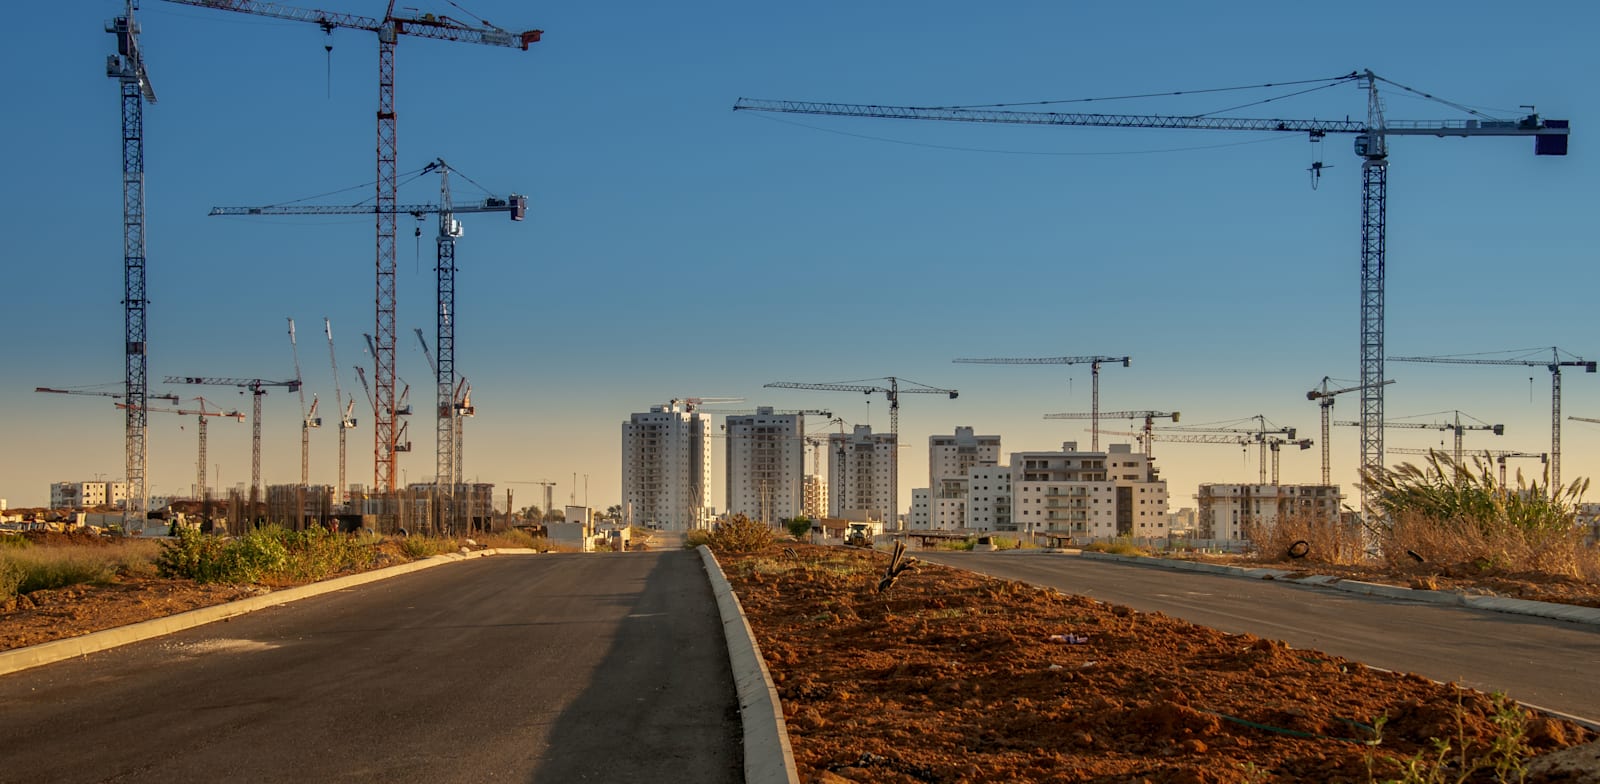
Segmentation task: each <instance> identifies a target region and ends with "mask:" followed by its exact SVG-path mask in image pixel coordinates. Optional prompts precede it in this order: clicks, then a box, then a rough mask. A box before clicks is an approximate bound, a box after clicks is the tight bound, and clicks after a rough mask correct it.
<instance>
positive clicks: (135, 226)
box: [106, 0, 156, 531]
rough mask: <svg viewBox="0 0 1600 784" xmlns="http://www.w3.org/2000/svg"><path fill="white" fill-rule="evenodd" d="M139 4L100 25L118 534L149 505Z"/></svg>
mask: <svg viewBox="0 0 1600 784" xmlns="http://www.w3.org/2000/svg"><path fill="white" fill-rule="evenodd" d="M138 9H139V0H126V5H125V10H124V12H123V15H122V16H119V17H117V18H115V19H113V20H111V21H110V22H108V23H106V32H108V33H111V34H112V35H115V36H116V37H117V53H116V54H113V55H110V56H108V57H106V76H108V77H110V78H112V79H116V80H117V82H118V83H119V84H120V85H121V88H122V314H123V330H122V332H123V343H122V345H123V396H124V398H125V399H126V400H127V403H128V405H127V408H126V409H125V412H126V415H125V417H124V425H123V465H124V470H125V471H126V472H127V482H128V490H127V496H126V498H127V501H126V502H125V503H124V504H123V505H122V529H123V530H124V531H126V530H131V529H130V524H131V523H132V522H133V521H138V523H139V527H140V528H141V529H143V527H144V520H145V512H146V511H147V507H148V505H149V498H150V493H149V488H148V487H147V486H146V484H145V460H146V457H147V456H148V447H147V444H146V440H145V429H146V427H147V426H148V425H149V416H148V415H147V414H146V412H145V411H146V406H147V404H148V402H149V401H148V400H147V399H146V398H147V394H148V392H149V386H148V378H147V375H146V371H147V367H148V358H147V355H146V353H145V349H146V346H145V327H146V314H145V308H146V307H147V306H148V305H149V300H147V299H146V298H145V264H146V258H145V242H144V229H145V219H144V104H145V102H146V101H149V102H150V103H155V102H156V91H155V88H153V87H151V86H150V75H149V74H148V73H147V72H146V71H145V67H144V54H143V53H142V52H141V51H140V50H139V23H138V21H137V20H135V19H134V16H133V12H134V11H136V10H138Z"/></svg>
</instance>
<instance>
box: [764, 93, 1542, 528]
mask: <svg viewBox="0 0 1600 784" xmlns="http://www.w3.org/2000/svg"><path fill="white" fill-rule="evenodd" d="M1330 82H1332V83H1340V82H1352V83H1359V84H1361V85H1362V86H1363V87H1364V88H1365V90H1366V93H1367V119H1366V121H1365V122H1363V121H1360V120H1349V119H1346V120H1287V119H1250V118H1237V117H1217V116H1214V115H1188V116H1171V115H1131V114H1088V113H1078V112H1022V111H1013V110H1010V109H997V108H981V107H973V108H961V107H933V108H927V107H914V106H875V105H863V104H845V103H829V102H817V101H772V100H762V99H754V98H740V99H739V100H738V101H737V102H736V103H735V104H734V107H733V108H734V110H736V111H737V110H741V109H743V110H751V111H762V112H787V113H796V114H820V115H837V116H844V117H879V118H889V119H900V120H941V121H949V122H972V123H1008V124H1022V125H1067V126H1093V127H1108V128H1177V129H1188V130H1219V131H1220V130H1226V131H1287V132H1292V133H1305V134H1308V135H1309V136H1310V137H1311V139H1312V140H1314V141H1315V140H1320V139H1322V138H1323V137H1324V136H1326V135H1327V134H1330V133H1348V134H1354V135H1355V152H1356V155H1357V156H1359V157H1360V158H1361V160H1362V165H1361V179H1362V189H1361V384H1360V387H1359V389H1360V390H1361V465H1362V467H1363V468H1365V469H1371V470H1377V469H1380V468H1382V466H1383V386H1382V385H1381V384H1379V383H1378V382H1379V381H1380V380H1381V379H1382V378H1383V377H1384V369H1383V364H1384V350H1383V339H1384V312H1383V308H1384V274H1385V273H1384V267H1385V263H1386V255H1387V252H1386V247H1387V232H1388V208H1387V194H1388V172H1389V137H1391V136H1434V137H1446V136H1459V137H1464V138H1465V137H1476V136H1532V137H1534V154H1535V155H1566V154H1567V137H1568V135H1569V131H1570V129H1569V128H1568V121H1566V120H1547V119H1543V118H1541V117H1540V116H1539V115H1538V114H1532V113H1530V114H1528V115H1527V116H1525V117H1522V118H1520V119H1510V120H1507V119H1496V118H1492V117H1488V116H1487V115H1485V114H1483V113H1481V112H1477V111H1475V110H1468V111H1471V112H1472V113H1473V114H1475V115H1477V118H1476V119H1471V120H1441V121H1424V122H1400V121H1390V120H1386V119H1385V118H1384V109H1383V101H1382V100H1381V98H1380V97H1379V94H1378V83H1379V82H1383V83H1385V84H1387V85H1389V86H1392V87H1397V88H1399V89H1401V90H1404V91H1407V92H1410V93H1413V94H1416V95H1420V96H1423V97H1429V98H1431V96H1427V95H1426V94H1425V93H1421V92H1419V91H1416V90H1413V89H1411V88H1409V87H1406V86H1405V85H1402V84H1398V83H1396V82H1393V81H1390V80H1388V79H1384V78H1383V77H1380V76H1378V75H1377V74H1375V73H1373V72H1372V71H1371V70H1366V71H1361V72H1354V73H1351V74H1348V75H1346V76H1342V77H1338V78H1337V79H1335V80H1330ZM1435 100H1437V99H1435ZM1457 108H1462V107H1459V106H1458V107H1457ZM1367 506H1368V503H1367V499H1365V498H1363V499H1362V507H1363V508H1364V509H1365V508H1366V507H1367Z"/></svg>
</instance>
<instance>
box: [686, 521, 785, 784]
mask: <svg viewBox="0 0 1600 784" xmlns="http://www.w3.org/2000/svg"><path fill="white" fill-rule="evenodd" d="M695 549H696V550H699V551H700V558H701V560H702V561H704V563H705V567H706V578H707V579H708V580H710V581H711V593H712V594H713V595H715V596H716V598H717V611H718V612H719V613H721V615H722V636H723V637H724V638H725V639H726V640H727V641H728V662H729V664H730V665H732V667H733V683H734V687H735V688H736V689H737V692H738V698H739V721H740V722H741V723H742V724H743V725H744V780H745V784H800V774H799V772H798V771H797V770H796V769H795V764H794V751H793V749H791V748H790V747H789V731H788V728H787V725H785V724H784V722H783V704H782V703H781V702H780V701H779V700H778V690H777V687H775V686H773V685H772V675H771V673H769V672H767V663H766V661H765V660H764V659H762V658H761V648H760V646H758V645H756V638H755V633H754V632H753V631H751V630H750V622H749V621H748V620H746V619H745V617H744V607H743V606H742V605H740V604H739V597H738V596H735V595H734V593H733V586H731V585H729V584H728V578H727V577H725V576H723V574H722V565H721V564H718V563H717V557H716V556H715V555H712V554H711V548H709V547H706V546H705V545H700V546H699V547H696V548H695Z"/></svg>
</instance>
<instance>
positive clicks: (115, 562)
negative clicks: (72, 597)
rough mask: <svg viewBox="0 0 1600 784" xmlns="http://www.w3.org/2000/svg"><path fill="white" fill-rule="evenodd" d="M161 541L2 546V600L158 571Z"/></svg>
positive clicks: (121, 540)
mask: <svg viewBox="0 0 1600 784" xmlns="http://www.w3.org/2000/svg"><path fill="white" fill-rule="evenodd" d="M159 552H160V544H159V543H158V542H154V541H148V540H139V539H119V540H110V541H108V542H107V543H106V544H104V545H103V546H95V547H85V546H83V545H81V544H61V545H56V544H32V545H28V546H8V547H5V548H0V601H4V600H6V599H10V598H11V597H13V596H16V595H18V594H24V593H31V592H33V591H38V590H45V589H50V588H62V587H65V586H68V585H77V584H80V583H108V582H111V581H113V580H115V579H116V578H118V577H120V576H133V577H148V576H151V575H154V574H155V571H156V569H155V558H156V555H157V554H158V553H159Z"/></svg>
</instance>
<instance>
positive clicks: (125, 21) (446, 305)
mask: <svg viewBox="0 0 1600 784" xmlns="http://www.w3.org/2000/svg"><path fill="white" fill-rule="evenodd" d="M167 2H170V3H174V4H178V5H185V6H193V7H197V8H205V9H212V10H218V11H230V12H234V13H242V14H250V15H254V16H260V17H266V18H271V19H280V20H288V21H297V22H306V23H310V24H314V25H316V26H318V27H320V28H321V29H322V31H323V33H324V34H325V35H327V36H329V37H330V40H331V36H332V34H333V33H334V31H336V30H340V29H351V30H362V31H366V32H370V33H374V34H376V39H377V44H378V110H377V113H376V116H377V146H376V162H377V175H378V176H377V179H376V182H375V193H374V196H375V203H374V204H373V205H372V206H371V207H369V208H366V209H365V210H364V211H365V212H367V213H370V214H372V215H373V216H374V219H375V233H376V238H377V239H376V270H377V275H376V297H375V302H376V307H375V330H374V333H375V334H376V338H375V340H374V341H373V358H374V373H375V381H376V383H375V386H376V390H375V391H374V390H373V389H372V388H368V397H369V400H370V402H371V404H372V410H373V418H374V434H373V439H374V445H373V486H374V488H375V490H376V492H377V494H378V495H379V497H380V498H382V497H385V496H386V495H387V494H388V493H390V492H391V491H393V490H394V489H395V476H396V467H395V454H396V453H397V452H401V451H405V450H404V449H403V448H402V447H403V446H404V442H403V437H404V427H403V425H399V424H398V422H397V417H399V416H401V415H402V414H401V410H400V409H401V407H402V406H401V399H400V398H399V397H397V396H396V379H397V375H396V372H395V334H396V313H395V310H396V307H395V306H396V287H395V277H396V276H395V240H396V236H395V235H396V232H395V220H396V216H397V215H398V214H402V213H412V214H421V213H423V212H436V213H438V214H439V217H440V240H439V245H440V250H439V256H440V265H439V269H438V272H439V293H440V301H441V306H440V309H439V312H438V317H439V329H438V347H439V361H438V363H437V366H436V367H437V372H436V375H437V383H438V386H439V389H440V390H441V392H440V394H441V396H443V395H445V394H447V392H448V393H451V394H453V392H454V389H453V388H454V385H455V380H454V373H455V354H454V351H455V341H454V319H455V314H456V308H455V302H454V283H453V276H454V273H455V265H454V253H453V242H454V240H455V238H457V237H459V236H460V225H459V222H457V221H456V220H455V218H454V214H455V213H460V212H485V211H505V212H510V213H511V214H512V217H513V219H514V220H521V219H522V216H523V215H524V214H525V213H526V200H525V199H523V198H522V197H520V196H514V197H512V198H508V199H488V200H485V201H484V202H483V203H481V204H479V205H475V206H468V207H454V208H453V207H452V204H451V199H450V194H449V184H448V179H447V174H448V169H447V168H446V167H445V166H444V165H443V162H442V161H438V162H437V163H436V164H431V165H430V167H432V166H436V167H437V168H438V170H439V171H440V174H441V200H440V204H439V205H428V206H427V207H425V208H419V207H416V206H405V207H401V206H400V205H398V204H397V201H398V199H397V191H398V178H397V173H398V160H399V154H398V142H397V139H398V133H397V130H398V124H399V123H398V119H399V115H398V112H397V111H396V99H395V96H396V89H395V88H396V79H395V53H396V47H397V45H398V43H399V41H400V39H401V38H402V37H403V36H412V37H419V38H428V39H434V40H439V41H449V42H457V43H472V44H480V45H487V46H497V47H508V48H518V49H521V50H524V51H526V50H527V49H528V47H529V45H531V44H533V43H535V42H537V41H539V40H540V38H541V36H542V34H543V33H542V31H540V30H537V29H529V30H524V31H521V32H513V31H509V30H505V29H503V28H500V27H497V26H495V25H493V24H490V23H489V22H487V21H485V20H482V19H478V20H477V21H475V22H464V21H461V20H458V19H454V18H451V17H449V16H444V15H436V14H431V13H420V12H415V11H413V10H410V9H408V10H405V11H402V12H401V13H398V14H397V13H396V12H395V7H394V1H393V0H390V1H389V3H388V7H387V9H386V10H385V13H384V15H383V17H382V18H375V17H366V16H359V15H355V14H344V13H335V12H330V11H324V10H318V9H309V8H297V7H293V6H288V5H283V4H279V3H273V2H255V1H254V0H167ZM138 9H139V0H125V3H124V12H123V13H122V15H120V16H117V17H116V18H114V19H113V20H111V21H110V22H109V23H107V25H106V32H108V33H111V34H112V35H114V36H115V38H116V53H115V54H112V55H110V56H108V57H107V58H106V75H107V76H108V77H110V78H112V79H114V80H116V81H117V82H118V84H119V86H120V96H119V100H120V106H121V118H122V134H121V145H122V155H121V159H122V160H121V168H122V178H121V180H122V201H123V210H122V212H123V221H122V224H123V231H122V235H123V264H122V268H123V278H124V287H123V308H124V328H123V333H124V339H123V346H124V357H125V362H124V373H123V377H124V378H123V387H124V389H123V392H121V393H120V395H121V399H123V400H124V401H125V402H124V404H123V405H122V408H123V410H124V411H125V421H124V463H125V472H126V474H125V475H126V481H127V499H128V500H127V503H126V504H125V505H124V521H123V522H124V525H125V526H127V525H129V524H130V523H131V522H132V521H134V520H138V521H140V525H141V526H142V520H143V518H144V517H145V513H146V505H147V501H148V497H149V493H148V487H147V484H146V462H147V457H148V447H147V434H146V430H147V425H148V419H147V414H148V412H149V411H151V409H150V408H149V400H150V396H149V394H148V383H147V373H148V355H149V352H148V345H147V341H146V331H147V329H146V323H147V314H146V309H147V307H148V299H147V296H146V290H145V289H146V286H145V282H146V266H147V262H146V247H145V181H144V174H145V171H144V119H143V112H144V105H145V104H146V103H151V104H153V103H155V101H156V95H155V90H154V88H153V87H152V85H151V81H150V76H149V73H148V71H147V70H146V67H145V58H144V53H143V51H142V49H141V46H140V41H139V36H140V32H141V30H140V25H139V22H138V21H137V19H136V12H137V11H138ZM329 46H330V48H331V44H330V45H329ZM219 214H222V213H219ZM250 214H274V212H273V211H272V210H271V209H259V210H255V211H252V212H251V213H250ZM276 214H291V213H290V212H289V211H287V210H280V211H279V212H277V213H276ZM322 214H345V213H342V212H341V211H340V209H339V208H337V207H334V208H326V209H325V210H324V211H323V213H322ZM291 338H292V327H291ZM329 351H330V357H331V354H332V334H331V331H330V333H329ZM296 363H297V364H298V356H297V357H296ZM334 370H335V374H336V376H337V371H338V366H337V363H335V364H334ZM183 378H186V379H202V378H205V377H183ZM178 383H219V384H229V385H237V386H241V387H242V388H246V389H249V390H250V391H252V392H253V393H254V394H255V395H256V401H255V406H254V416H253V418H254V421H255V423H256V424H255V433H254V437H253V441H252V464H253V465H252V487H251V490H252V493H254V494H259V491H260V443H259V442H260V396H261V395H263V394H265V389H264V387H266V386H289V382H263V381H261V380H260V379H209V380H188V381H183V382H178ZM336 383H337V382H336ZM292 388H293V389H295V390H296V391H298V390H299V388H300V381H299V373H298V368H297V371H296V380H295V381H294V382H293V387H292ZM336 396H338V393H337V392H336ZM338 402H339V403H340V404H341V405H342V404H343V401H342V400H341V401H338ZM315 406H316V401H315V397H313V402H312V408H311V409H305V410H303V411H302V415H303V416H302V419H303V430H305V429H309V428H310V427H311V425H309V424H306V423H309V422H311V421H313V419H314V418H315V417H314V413H315V412H314V409H315ZM352 411H353V399H352V405H351V406H348V407H346V410H345V413H344V415H343V417H342V418H341V421H340V441H341V449H340V461H339V463H340V472H341V478H340V481H339V485H340V487H339V492H342V491H343V485H344V480H343V476H342V473H343V467H344V449H343V443H344V435H345V431H346V430H348V429H350V428H351V427H354V424H355V418H354V417H352V416H351V412H352ZM449 426H450V424H449V420H445V419H444V418H441V424H440V432H441V433H443V432H444V431H445V429H446V428H447V427H449ZM302 443H303V444H304V443H306V441H305V439H304V437H303V440H302ZM443 443H444V441H441V444H443ZM451 443H452V444H453V443H454V442H453V441H452V442H451ZM307 448H308V447H303V448H302V455H303V456H302V477H301V487H302V493H303V491H304V487H305V485H306V484H307V481H308V480H307V476H306V472H307V468H306V466H307V464H308V457H306V456H305V452H306V449H307ZM452 457H453V456H452ZM442 460H443V458H441V461H442ZM439 481H443V480H442V478H440V479H439Z"/></svg>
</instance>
